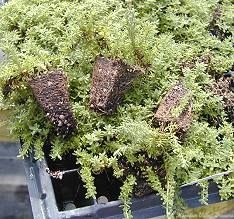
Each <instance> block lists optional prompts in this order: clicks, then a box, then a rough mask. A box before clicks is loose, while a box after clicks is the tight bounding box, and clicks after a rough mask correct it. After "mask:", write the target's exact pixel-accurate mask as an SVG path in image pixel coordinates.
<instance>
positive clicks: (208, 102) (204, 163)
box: [0, 0, 234, 218]
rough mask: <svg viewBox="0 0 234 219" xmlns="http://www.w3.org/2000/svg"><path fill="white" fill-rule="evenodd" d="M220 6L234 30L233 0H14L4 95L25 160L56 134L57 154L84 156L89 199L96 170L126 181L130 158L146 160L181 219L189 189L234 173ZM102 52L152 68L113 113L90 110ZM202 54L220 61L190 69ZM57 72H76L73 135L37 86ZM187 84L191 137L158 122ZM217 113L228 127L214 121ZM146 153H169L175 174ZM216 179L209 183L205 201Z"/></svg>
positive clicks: (226, 42)
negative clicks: (51, 113) (124, 163)
mask: <svg viewBox="0 0 234 219" xmlns="http://www.w3.org/2000/svg"><path fill="white" fill-rule="evenodd" d="M217 6H219V7H220V8H221V15H220V17H219V18H218V19H217V25H218V28H219V30H220V31H221V30H222V31H224V32H225V31H229V32H230V33H232V34H233V23H232V22H233V9H234V8H233V5H232V3H231V1H229V0H223V1H218V0H196V1H195V0H175V1H169V0H163V1H162V0H160V1H159V0H144V1H143V0H135V1H124V0H96V1H94V0H31V1H26V0H11V1H10V2H9V3H7V4H6V5H5V6H3V7H1V8H0V18H1V19H0V48H1V49H2V50H3V51H4V53H5V54H6V56H7V59H6V60H5V61H4V62H2V63H1V65H0V87H1V91H2V92H1V94H0V100H1V102H2V104H4V107H8V108H10V109H11V110H12V116H11V120H10V122H11V132H12V134H13V135H15V136H16V137H18V138H19V137H20V138H21V139H22V140H23V142H24V144H23V147H22V149H21V151H20V156H21V157H25V156H27V155H28V153H29V152H30V151H31V149H32V147H33V148H34V150H35V158H36V159H41V158H43V155H44V153H43V150H42V148H43V144H44V142H45V141H46V140H47V139H48V135H50V140H51V142H52V149H51V151H50V152H49V153H50V156H51V157H52V158H53V159H56V158H59V159H61V158H62V155H63V154H65V153H67V152H68V151H73V152H74V154H75V156H76V157H77V164H80V166H81V172H80V174H81V177H82V180H83V181H84V183H85V185H86V188H87V197H95V194H96V190H95V186H94V177H93V174H95V173H97V172H100V171H102V170H104V169H105V168H112V169H113V172H114V175H115V176H116V177H117V178H124V169H123V168H122V167H121V166H120V165H119V161H120V160H121V159H123V158H126V159H127V160H128V162H129V163H130V164H131V165H132V166H134V165H139V163H140V165H141V166H140V168H141V170H142V177H144V179H145V181H146V182H148V183H149V184H150V186H151V187H152V189H153V190H154V191H155V193H159V194H160V195H161V197H162V199H163V202H164V205H165V207H166V209H167V211H166V212H167V216H168V217H173V215H175V211H174V209H175V205H176V202H175V200H176V196H177V192H176V191H177V189H178V187H179V186H180V185H182V184H185V183H189V182H191V181H194V180H197V179H199V178H203V177H206V176H209V175H212V174H215V173H219V172H222V171H227V170H233V169H234V155H233V154H234V141H233V131H234V127H233V123H232V122H231V121H229V120H228V118H227V114H226V112H225V111H224V108H223V101H224V100H223V99H222V97H220V96H217V95H215V94H214V93H213V92H212V91H211V90H210V86H211V85H212V83H214V82H215V80H216V79H217V78H220V77H222V74H223V73H224V72H225V71H228V70H229V69H230V68H231V66H232V64H233V52H234V50H233V38H232V35H230V34H229V35H227V37H224V38H223V39H220V38H219V37H217V36H214V35H212V33H211V32H210V30H209V24H210V22H211V20H212V19H213V12H214V11H215V9H216V8H217ZM100 54H102V55H103V56H107V57H118V58H121V59H123V60H124V61H126V62H127V63H129V64H134V65H138V66H140V67H141V68H142V69H144V70H145V73H144V74H143V75H141V76H140V77H139V78H138V80H136V81H135V83H134V86H133V87H132V88H131V89H130V90H129V92H128V93H127V94H126V95H125V98H124V100H123V102H122V104H120V105H119V106H118V110H117V112H116V113H115V114H114V115H112V116H102V115H99V114H98V113H94V112H91V111H90V110H89V108H88V103H89V91H90V87H91V75H92V63H93V62H94V60H95V57H96V56H97V55H100ZM202 56H209V57H210V62H209V63H205V62H199V61H195V63H194V65H193V67H189V66H187V67H181V63H183V62H187V61H188V62H189V61H191V60H194V59H195V60H196V58H197V57H202ZM54 68H62V69H63V70H64V71H65V72H66V74H67V76H68V78H69V92H70V98H71V103H72V107H73V112H74V114H75V117H76V120H77V123H78V131H77V133H75V134H74V135H73V136H72V137H71V138H69V139H67V140H64V139H63V138H61V137H60V136H57V135H55V134H53V127H52V125H51V124H50V123H49V122H48V121H47V119H46V117H45V115H44V112H43V111H42V110H41V109H40V108H39V107H38V105H37V103H36V101H35V98H34V97H33V95H32V91H31V90H30V88H29V85H28V79H29V78H30V77H32V76H34V75H37V74H39V73H40V72H46V71H48V70H50V69H54ZM178 80H181V81H183V83H184V84H185V85H186V87H187V88H189V89H190V94H189V96H190V97H191V98H192V104H193V106H192V107H193V122H192V125H191V127H190V129H189V131H188V132H187V133H186V134H185V135H184V136H183V138H181V136H178V134H177V133H176V127H175V125H174V124H169V125H168V126H166V127H165V128H164V130H161V129H160V128H159V127H157V126H154V124H153V118H154V112H155V110H156V109H157V107H158V106H159V103H160V100H161V99H162V97H163V96H164V95H165V94H166V92H167V91H168V90H169V89H170V88H171V87H172V86H173V85H174V84H176V83H177V82H178ZM185 102H186V100H184V104H185ZM182 108H183V107H178V108H177V109H176V111H175V112H174V113H175V114H179V113H180V112H179V111H180V110H181V109H182ZM217 119H218V125H217V123H215V124H214V123H212V122H211V121H216V120H217ZM145 157H149V158H158V157H161V159H163V169H165V176H164V177H162V176H160V175H159V174H158V172H157V171H155V169H154V167H152V166H151V165H150V164H145V163H144V160H145ZM233 180H234V175H233V174H229V175H228V176H224V177H219V178H217V179H216V180H215V181H216V182H217V183H218V186H219V188H220V195H221V197H222V198H223V199H228V198H229V197H232V196H233V195H234V187H233ZM163 182H164V183H163ZM136 183H137V176H134V175H129V176H127V177H125V180H124V184H123V186H122V188H121V195H120V199H121V200H123V202H124V214H125V217H126V218H130V217H131V212H130V207H129V204H130V198H131V194H132V190H133V187H134V186H135V184H136ZM207 185H208V184H205V183H203V184H202V188H204V190H203V191H204V192H203V193H202V194H203V196H202V197H203V202H204V201H205V200H206V195H207V194H206V189H207Z"/></svg>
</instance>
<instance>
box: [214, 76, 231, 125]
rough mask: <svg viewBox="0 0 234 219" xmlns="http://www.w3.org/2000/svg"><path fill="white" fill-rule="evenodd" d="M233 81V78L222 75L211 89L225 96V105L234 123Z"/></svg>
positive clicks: (216, 93)
mask: <svg viewBox="0 0 234 219" xmlns="http://www.w3.org/2000/svg"><path fill="white" fill-rule="evenodd" d="M232 82H233V79H232V78H225V77H222V78H220V79H219V80H218V81H216V82H215V83H214V84H212V86H211V88H210V90H211V91H212V92H213V93H214V94H215V95H217V96H220V97H222V98H223V107H224V110H225V112H226V113H227V116H228V118H229V120H230V122H232V123H233V124H234V91H233V90H232V89H233V87H232V86H231V83H232Z"/></svg>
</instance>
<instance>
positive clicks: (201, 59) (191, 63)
mask: <svg viewBox="0 0 234 219" xmlns="http://www.w3.org/2000/svg"><path fill="white" fill-rule="evenodd" d="M210 62H211V57H210V55H201V56H198V57H195V58H193V59H192V60H185V61H182V62H181V63H180V68H181V69H182V70H183V69H184V68H189V69H194V68H195V67H196V64H197V63H203V64H206V65H209V64H210Z"/></svg>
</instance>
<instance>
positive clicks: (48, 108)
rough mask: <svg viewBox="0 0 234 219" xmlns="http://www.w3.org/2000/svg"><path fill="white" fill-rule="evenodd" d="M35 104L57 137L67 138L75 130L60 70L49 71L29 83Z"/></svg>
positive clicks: (64, 77)
mask: <svg viewBox="0 0 234 219" xmlns="http://www.w3.org/2000/svg"><path fill="white" fill-rule="evenodd" d="M29 85H30V87H31V88H32V91H33V94H34V96H35V97H36V100H37V102H38V103H39V105H40V106H41V107H42V109H43V110H44V112H45V113H46V116H47V117H48V118H49V120H50V121H51V122H52V123H53V125H54V127H55V130H56V132H57V134H58V135H62V136H63V137H67V136H68V135H69V134H71V133H72V132H73V131H74V130H75V128H76V122H75V119H74V117H73V114H72V110H71V105H70V102H69V93H68V86H67V78H66V76H65V74H64V72H63V71H62V70H55V71H50V72H48V73H47V74H42V75H39V76H37V77H35V78H32V79H31V80H30V81H29Z"/></svg>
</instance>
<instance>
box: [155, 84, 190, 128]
mask: <svg viewBox="0 0 234 219" xmlns="http://www.w3.org/2000/svg"><path fill="white" fill-rule="evenodd" d="M186 95H188V96H187V97H189V90H188V89H186V88H185V87H184V85H183V84H182V83H181V82H179V83H177V84H176V85H175V86H173V87H172V88H171V89H170V90H169V91H168V92H167V94H166V95H165V96H164V98H163V99H162V101H161V103H160V105H159V107H158V109H157V111H156V113H155V121H156V122H158V123H160V124H161V125H162V126H163V127H164V126H165V125H166V124H168V123H170V122H175V123H176V124H177V126H178V131H182V132H186V131H187V130H188V129H189V127H190V124H191V122H192V103H191V97H189V99H188V100H187V101H186V102H185V103H184V106H183V107H182V109H180V112H179V114H178V115H175V114H176V113H175V112H174V111H175V109H176V108H177V107H180V105H181V104H182V102H183V100H184V99H185V98H186Z"/></svg>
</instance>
